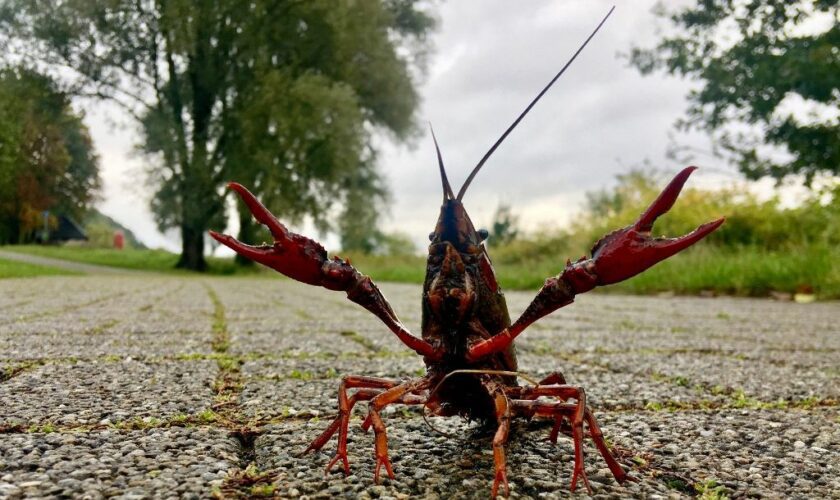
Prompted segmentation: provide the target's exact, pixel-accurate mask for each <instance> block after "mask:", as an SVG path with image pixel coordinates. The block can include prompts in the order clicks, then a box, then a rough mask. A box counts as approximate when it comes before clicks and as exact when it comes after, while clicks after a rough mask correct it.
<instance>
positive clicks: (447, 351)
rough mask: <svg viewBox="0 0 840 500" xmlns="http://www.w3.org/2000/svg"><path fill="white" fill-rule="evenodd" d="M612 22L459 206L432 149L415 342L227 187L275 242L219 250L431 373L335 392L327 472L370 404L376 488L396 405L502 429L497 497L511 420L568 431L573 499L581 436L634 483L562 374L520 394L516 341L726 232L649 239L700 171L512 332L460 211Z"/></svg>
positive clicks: (561, 283)
mask: <svg viewBox="0 0 840 500" xmlns="http://www.w3.org/2000/svg"><path fill="white" fill-rule="evenodd" d="M611 12H612V10H610V13H611ZM608 16H609V14H607V17H608ZM607 17H605V18H604V20H602V21H601V24H599V25H598V28H596V29H595V31H593V33H592V35H590V36H589V38H588V39H587V40H586V42H584V44H583V45H582V46H581V47H580V49H578V51H577V53H575V56H573V57H572V58H571V59H570V60H569V62H568V63H567V64H566V65H565V66H564V67H563V69H561V70H560V72H559V73H557V75H556V76H555V77H554V78H553V79H552V80H551V82H550V83H549V84H548V85H547V86H546V87H545V88H544V89H543V90H542V92H540V94H539V95H538V96H537V97H536V98H535V99H534V100H533V101H531V103H530V104H529V105H528V107H527V108H526V109H525V111H523V112H522V113H521V114H520V115H519V117H518V118H517V119H516V120H515V121H514V122H513V124H512V125H511V126H510V127H508V129H507V130H506V131H505V132H504V133H503V134H502V136H501V137H500V138H499V139H498V140H497V141H496V143H495V144H494V145H493V146H492V147H491V148H490V150H489V151H488V152H487V153H486V154H485V155H484V157H483V158H482V159H481V161H479V163H478V164H477V165H476V167H475V168H474V169H473V171H472V172H471V173H470V175H469V177H468V178H467V180H466V181H465V182H464V185H463V186H462V187H461V189H460V190H459V191H458V193H457V195H456V194H455V193H454V192H453V190H452V187H451V186H450V184H449V180H448V179H447V176H446V171H445V169H444V166H443V159H442V157H441V154H440V149H439V148H438V146H437V139H435V149H436V152H437V158H438V166H439V169H440V176H441V182H442V185H443V204H442V206H441V208H440V216H439V217H438V220H437V225H436V226H435V229H434V231H433V232H432V233H431V234H430V235H429V237H430V240H431V243H430V244H429V257H428V262H427V270H426V278H425V281H424V283H423V297H422V310H423V316H422V326H421V329H422V331H421V335H420V336H419V337H418V336H416V335H414V334H412V333H411V332H409V331H408V329H406V327H405V326H403V324H402V323H401V322H400V320H399V319H398V318H397V315H396V314H395V313H394V311H393V309H392V308H391V306H390V305H389V304H388V301H387V300H385V297H384V296H383V295H382V293H381V292H380V291H379V288H377V286H376V285H375V284H374V283H373V282H372V281H371V279H370V278H369V277H367V276H365V275H363V274H362V273H360V272H359V271H357V270H356V269H355V268H354V267H353V266H351V265H350V263H349V262H347V261H344V260H342V259H339V258H337V257H336V258H333V259H329V258H328V257H327V252H326V250H324V248H323V247H322V246H321V245H320V244H318V243H317V242H315V241H313V240H311V239H309V238H307V237H305V236H302V235H299V234H295V233H293V232H291V231H289V230H288V229H287V228H286V227H285V226H284V225H283V224H281V223H280V222H279V221H278V220H277V219H276V218H275V217H274V216H273V215H272V214H271V213H270V212H269V211H268V209H266V208H265V207H264V206H263V205H262V204H261V203H260V202H259V201H258V200H257V199H256V198H255V197H254V196H253V195H252V194H251V193H250V192H249V191H248V190H247V189H246V188H244V187H243V186H241V185H239V184H236V183H230V188H231V189H232V190H234V191H235V192H236V193H237V194H238V195H239V196H240V197H241V198H242V200H243V201H244V202H245V204H246V205H247V206H248V208H249V209H250V210H251V212H252V213H253V215H254V217H255V218H256V219H257V221H259V222H260V223H262V224H264V225H266V226H268V229H269V230H270V231H271V234H272V236H273V238H274V243H273V244H272V245H261V246H251V245H247V244H245V243H242V242H240V241H237V240H236V239H234V238H232V237H230V236H227V235H221V234H218V233H215V232H212V231H211V233H210V234H211V235H212V236H213V237H214V238H215V239H217V240H218V241H219V242H221V243H223V244H225V245H227V246H228V247H230V248H232V249H233V250H235V251H236V252H238V253H239V254H240V255H243V256H245V257H248V258H250V259H252V260H255V261H257V262H259V263H261V264H263V265H265V266H268V267H270V268H272V269H275V270H277V271H278V272H280V273H282V274H284V275H286V276H289V277H291V278H294V279H295V280H298V281H301V282H303V283H308V284H311V285H318V286H322V287H325V288H328V289H330V290H342V291H344V292H346V293H347V298H349V299H350V300H351V301H353V302H355V303H357V304H359V305H361V306H362V307H364V308H365V309H367V310H368V311H370V312H372V313H373V314H375V315H376V316H377V317H378V318H379V319H380V320H382V322H383V323H385V325H386V326H387V327H388V328H389V329H390V330H391V331H392V332H393V333H394V334H395V335H396V336H397V338H398V339H399V340H400V341H402V342H403V343H404V344H405V345H406V346H407V347H408V348H409V349H411V350H413V351H414V352H416V353H417V354H419V355H420V356H423V359H424V362H425V364H426V375H425V376H423V377H420V378H415V379H410V380H408V381H405V380H393V379H388V378H379V377H366V376H354V375H347V376H345V377H343V378H342V380H341V383H340V384H339V388H338V416H337V417H336V418H335V420H333V421H332V423H330V425H329V426H328V427H327V428H326V429H325V430H324V431H323V432H322V433H321V434H320V435H319V436H318V437H316V438H315V440H314V441H312V444H310V445H309V447H308V448H307V449H306V451H316V450H319V449H321V448H322V447H323V446H324V445H326V444H327V442H328V441H329V440H330V439H331V438H332V436H333V435H334V434H335V433H336V432H337V433H338V448H337V450H336V453H335V455H334V457H333V458H332V460H330V462H329V464H328V465H327V471H329V470H330V469H332V467H334V466H335V465H336V464H337V463H338V462H341V466H342V467H343V468H344V471H345V473H348V474H349V472H350V463H349V461H348V457H347V433H348V425H349V423H350V414H351V412H352V410H353V406H354V405H355V404H356V403H358V402H361V401H366V402H367V404H368V414H367V417H366V419H365V420H364V422H363V424H362V427H363V429H365V430H368V429H370V428H371V427H372V428H373V430H374V436H375V437H374V451H375V457H376V466H375V469H374V480H375V481H377V482H378V481H379V477H380V473H381V471H382V469H383V468H384V470H385V473H386V474H388V476H389V477H391V478H393V477H394V471H393V468H392V466H391V461H390V459H389V456H388V438H387V434H386V430H385V424H384V423H383V421H382V416H381V413H382V410H383V409H384V408H385V407H386V406H389V405H394V404H401V405H422V406H424V407H425V408H426V410H427V411H428V412H429V413H430V414H433V415H440V416H454V415H459V416H463V417H467V418H470V419H476V420H481V421H484V422H488V423H490V424H491V425H495V427H496V430H495V435H494V437H493V457H494V463H495V480H494V482H493V489H492V495H493V496H496V494H497V493H498V489H499V487H500V486H501V487H503V488H504V490H505V492H508V491H509V488H508V481H507V476H506V467H505V444H506V442H507V440H508V433H509V430H510V422H511V419H513V418H516V417H520V418H534V417H541V418H547V419H550V420H551V421H552V422H553V428H552V431H551V434H550V438H551V440H552V441H556V439H557V435H558V433H559V431H560V430H561V429H570V431H571V432H570V433H571V436H572V440H573V443H574V471H573V474H572V479H571V489H572V491H574V490H575V488H576V487H577V485H578V482H582V483H583V485H584V486H585V487H586V489H587V491H590V492H591V487H590V485H589V481H588V480H587V478H586V472H585V470H584V460H583V440H584V436H586V435H588V436H589V437H590V438H591V439H592V442H593V443H594V444H595V447H596V449H597V450H598V452H599V453H600V455H601V456H602V457H603V459H604V461H605V462H606V464H607V466H608V467H609V469H610V471H611V472H612V474H613V476H614V477H615V479H616V480H617V481H618V482H620V483H621V482H624V481H627V480H629V479H632V478H631V477H630V476H629V475H628V474H627V473H626V472H625V471H624V469H623V468H622V466H621V465H620V464H619V463H618V461H616V459H615V458H614V457H613V456H612V454H611V452H610V449H609V447H608V446H607V444H606V443H605V441H604V437H603V435H602V434H601V431H600V429H599V428H598V423H597V422H596V421H595V417H594V416H593V414H592V412H591V411H590V410H589V408H588V407H587V405H586V395H585V393H584V390H583V389H582V388H580V387H577V386H572V385H568V384H566V380H565V378H564V377H563V375H562V374H560V373H559V372H557V373H555V374H553V375H551V376H549V377H547V378H545V379H544V380H541V381H539V383H537V384H535V385H533V386H520V385H519V384H518V383H517V375H518V374H517V371H516V370H517V364H516V355H515V351H514V341H515V339H516V337H517V336H519V335H520V334H522V333H523V332H524V331H525V329H526V328H528V326H530V325H531V324H532V323H534V322H535V321H537V320H538V319H540V318H542V317H543V316H545V315H547V314H549V313H551V312H553V311H555V310H557V309H559V308H560V307H563V306H565V305H568V304H571V303H572V302H573V301H574V298H575V296H576V295H578V294H581V293H584V292H587V291H589V290H591V289H593V288H594V287H596V286H604V285H609V284H611V283H617V282H619V281H623V280H625V279H627V278H630V277H631V276H634V275H636V274H638V273H640V272H642V271H644V270H645V269H647V268H649V267H651V266H653V265H654V264H656V263H658V262H660V261H662V260H664V259H666V258H668V257H670V256H672V255H674V254H676V253H677V252H679V251H681V250H683V249H685V248H687V247H689V246H691V245H692V244H694V243H696V242H698V241H699V240H701V239H702V238H703V237H705V236H707V235H708V234H709V233H711V232H712V231H714V230H715V229H717V228H718V227H719V226H720V225H721V224H722V223H723V219H722V218H721V219H718V220H716V221H713V222H709V223H707V224H704V225H702V226H700V227H698V228H697V229H696V230H694V231H693V232H691V233H689V234H687V235H685V236H682V237H679V238H652V237H651V230H652V228H653V224H654V222H655V221H656V219H657V218H658V217H659V216H660V215H662V214H664V213H665V212H667V211H668V210H669V209H670V208H671V206H672V205H673V204H674V202H675V201H676V199H677V197H678V196H679V193H680V191H681V190H682V187H683V185H684V184H685V182H686V181H687V180H688V177H689V176H690V175H691V173H692V171H694V170H695V167H688V168H686V169H684V170H682V171H681V172H680V173H678V174H677V175H676V177H674V179H673V180H672V181H671V182H670V184H668V186H667V187H666V188H665V189H664V190H663V191H662V193H661V194H660V195H659V197H658V198H657V199H656V200H655V201H654V202H653V203H652V204H651V205H650V207H649V208H648V209H647V210H646V211H645V212H644V213H643V214H642V215H641V216H640V217H639V219H638V220H637V221H636V222H635V223H633V224H631V225H629V226H627V227H625V228H623V229H619V230H617V231H614V232H612V233H610V234H608V235H607V236H605V237H604V238H602V239H601V240H600V241H598V242H597V243H596V244H595V246H594V247H593V249H592V256H591V257H589V258H582V259H580V260H578V261H577V262H570V261H567V262H566V266H565V268H564V269H563V270H562V272H560V274H558V275H557V276H555V277H552V278H549V279H547V280H546V282H545V284H544V285H543V287H542V288H541V289H540V291H539V292H538V293H537V296H536V297H535V298H534V299H533V301H532V302H531V304H530V305H529V306H528V307H527V308H526V309H525V312H523V313H522V315H521V316H520V317H519V318H518V319H517V320H516V321H515V322H513V323H511V321H510V316H509V314H508V311H507V306H506V305H505V299H504V295H503V294H502V291H501V289H500V288H499V285H498V283H497V281H496V276H495V271H494V270H493V266H492V264H491V262H490V257H489V256H488V254H487V248H486V246H485V245H484V240H485V239H486V238H487V232H486V231H483V230H479V231H476V229H475V227H474V226H473V223H472V221H471V220H470V217H469V216H468V215H467V211H466V209H465V208H464V205H463V203H462V201H463V198H464V194H465V193H466V190H467V187H469V185H470V183H471V182H472V180H473V178H474V177H475V175H476V174H477V173H478V171H479V169H481V167H482V165H484V163H485V162H486V160H487V159H488V158H489V156H490V155H491V154H492V153H493V151H495V149H496V148H497V147H498V146H499V144H500V143H501V142H502V141H503V140H504V139H505V137H507V135H508V134H509V133H510V132H511V130H513V128H514V127H515V126H516V125H517V124H518V123H519V121H520V120H521V119H522V118H523V117H524V116H525V114H526V113H527V112H528V111H529V110H530V109H531V108H532V107H533V105H534V104H535V103H536V102H537V101H538V100H539V99H540V98H541V97H542V95H543V94H545V92H546V91H547V90H548V89H549V87H550V86H551V85H552V84H553V83H554V81H556V80H557V78H558V77H559V76H560V75H561V74H562V73H563V72H564V71H565V69H566V68H567V67H568V66H569V64H570V63H571V62H572V60H574V58H575V57H576V56H577V54H578V53H580V51H581V50H582V49H583V47H584V46H585V45H586V43H587V42H588V41H589V40H590V39H591V38H592V36H594V34H595V33H596V32H597V31H598V29H599V28H600V27H601V25H603V23H604V21H606V19H607ZM433 138H434V134H433ZM452 375H457V376H456V377H452ZM584 428H586V430H587V432H586V433H585V432H584Z"/></svg>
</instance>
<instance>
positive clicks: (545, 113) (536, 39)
mask: <svg viewBox="0 0 840 500" xmlns="http://www.w3.org/2000/svg"><path fill="white" fill-rule="evenodd" d="M654 3H655V1H654V0H644V1H641V0H637V1H634V2H632V3H631V2H623V3H621V4H619V5H618V7H617V8H616V11H615V12H614V13H613V15H612V17H611V18H610V19H609V20H608V21H607V23H606V24H605V25H604V27H603V28H602V30H601V31H600V33H599V34H598V35H597V36H596V37H595V39H593V40H592V42H591V43H590V44H589V46H588V47H587V49H586V50H585V51H584V52H583V53H582V54H581V55H580V57H579V58H578V59H577V61H576V62H575V63H574V64H573V65H572V67H571V68H570V69H569V70H568V71H567V72H566V74H565V75H564V76H563V77H562V78H561V79H560V80H559V81H558V82H557V83H556V84H555V86H554V87H553V88H552V89H551V90H550V91H549V93H548V94H547V95H546V96H545V97H544V98H543V99H542V100H541V101H540V103H539V104H538V105H537V106H536V107H535V108H534V109H533V110H532V111H531V113H530V114H529V115H528V116H527V117H526V118H525V119H524V120H523V122H522V123H521V124H520V125H519V127H518V128H517V129H516V130H515V131H514V132H513V133H512V134H511V135H510V136H509V137H508V138H507V140H506V141H505V142H504V143H503V145H502V146H501V147H500V148H499V149H498V150H497V151H496V153H495V154H494V156H493V157H492V158H491V159H490V160H489V161H488V162H487V164H486V165H485V167H484V169H483V170H482V172H481V173H480V175H479V176H478V177H477V178H476V179H475V181H474V182H473V184H472V186H471V187H470V190H469V192H468V193H467V195H466V197H465V200H464V201H465V205H466V207H467V210H468V211H469V213H470V214H471V216H472V218H473V221H474V222H475V223H476V224H477V225H482V226H483V225H487V224H488V223H489V222H490V219H491V217H492V214H493V212H494V210H495V209H496V207H497V206H498V204H499V203H500V202H504V203H508V204H510V205H511V206H512V207H513V209H514V212H515V213H516V214H518V215H519V216H520V217H521V222H522V224H523V226H525V227H526V228H529V229H534V228H539V227H544V226H561V225H563V224H564V223H567V222H568V220H569V218H570V217H572V216H573V215H574V213H575V211H576V210H578V209H579V207H580V205H581V203H582V201H583V199H584V193H585V192H587V191H591V190H595V189H599V188H602V187H606V186H608V185H610V184H611V183H613V180H614V178H615V175H616V174H618V173H621V172H624V171H627V170H628V169H629V168H631V167H632V166H633V165H638V164H639V163H640V162H642V161H644V160H649V161H650V162H651V163H653V164H654V165H656V166H657V167H659V168H661V169H664V170H669V171H674V172H676V171H677V170H679V169H680V168H682V167H683V166H684V165H680V164H675V163H674V162H673V161H671V160H668V159H666V158H665V152H666V149H667V145H668V143H669V139H668V134H669V133H672V132H673V124H674V121H675V120H676V119H677V118H679V117H681V116H682V115H683V113H684V110H685V108H686V101H685V95H686V94H687V91H688V90H689V88H690V86H691V82H687V81H683V80H680V79H677V78H672V77H667V76H664V75H662V74H657V75H652V76H648V77H642V76H640V75H639V73H638V72H637V71H636V70H634V69H632V68H629V67H628V65H627V62H626V60H624V59H623V58H621V57H620V54H621V53H626V52H627V51H628V50H629V49H630V47H631V46H632V45H634V44H636V45H644V46H650V45H652V44H653V43H654V42H655V41H656V40H657V37H658V33H660V34H661V32H658V29H659V28H666V26H663V25H662V24H661V21H659V20H657V18H656V17H655V16H654V15H653V14H652V13H651V8H652V6H653V4H654ZM611 5H612V3H611V2H603V1H593V0H580V1H529V2H510V1H503V0H494V1H487V0H481V1H477V0H476V1H464V0H458V1H454V0H451V1H448V2H444V3H439V4H438V16H439V20H440V25H439V29H438V30H437V31H436V32H435V33H434V35H433V42H434V47H435V49H434V54H433V55H432V57H431V60H430V65H429V72H428V75H427V76H426V78H425V80H424V81H423V82H422V84H421V86H420V87H419V90H420V94H421V96H422V101H423V102H422V107H421V109H420V110H419V113H418V118H419V121H420V122H421V123H426V122H428V121H430V122H432V123H433V124H434V127H435V133H436V134H437V137H438V140H439V142H440V145H441V149H442V152H443V156H444V160H445V163H446V166H447V170H448V172H449V178H450V181H451V182H452V184H453V188H454V189H455V190H457V189H458V188H459V187H460V185H461V183H462V182H463V180H464V178H465V177H466V175H467V174H468V173H469V171H470V170H471V169H472V167H473V166H474V165H475V164H476V162H477V161H478V160H479V159H480V158H481V156H482V155H483V154H484V153H485V151H486V150H487V149H488V148H489V147H490V145H491V144H492V143H493V142H494V141H495V140H496V138H497V137H498V136H499V135H500V134H501V133H502V132H503V131H504V129H505V128H506V127H507V126H508V124H509V123H510V122H511V121H512V120H513V119H514V118H515V117H516V116H517V114H518V113H519V112H520V111H521V110H522V109H523V108H524V107H525V106H526V105H527V103H528V102H529V101H530V100H531V99H532V98H533V97H534V95H536V93H537V92H538V91H539V90H540V89H541V88H542V87H543V86H544V85H545V84H546V83H547V82H548V80H550V78H551V77H552V76H553V75H554V74H555V73H556V72H557V71H558V70H559V68H560V67H562V65H563V64H564V63H565V61H566V60H567V59H568V58H569V57H570V56H571V54H572V53H573V52H574V51H575V50H576V49H577V47H578V45H579V44H580V43H581V42H582V41H583V40H584V39H585V38H586V36H588V34H589V33H590V32H591V31H592V29H593V28H594V27H595V26H596V25H597V23H598V22H599V21H600V19H601V18H602V17H603V16H604V14H606V12H607V11H608V10H609V8H610V6H611ZM87 122H88V125H89V126H90V128H91V131H92V134H93V138H94V141H95V145H96V148H97V150H98V151H99V153H100V155H101V159H102V176H103V180H104V191H103V200H102V202H101V203H100V204H99V208H100V209H101V210H102V211H103V212H104V213H106V214H107V215H110V216H111V217H113V218H115V219H117V220H118V221H120V222H121V223H123V224H124V225H126V226H127V227H129V228H130V229H132V230H133V231H134V232H135V233H136V234H137V235H138V237H139V238H140V239H141V240H142V241H143V242H144V243H146V244H147V245H149V246H153V247H157V246H163V247H166V248H170V249H173V250H176V249H178V247H179V244H178V239H177V234H175V233H173V234H167V235H163V234H160V233H159V232H158V231H157V230H156V228H155V226H154V223H153V221H152V217H151V214H150V212H149V209H148V197H149V190H148V189H147V188H145V187H144V186H143V184H142V182H140V181H139V179H140V176H139V170H140V169H141V167H142V160H141V159H140V158H139V157H137V156H136V155H134V154H133V147H134V144H135V143H136V141H137V138H138V135H137V134H136V129H135V128H134V125H133V124H132V123H131V122H130V120H128V119H127V118H125V117H124V116H122V115H121V114H120V113H119V111H118V110H116V109H115V108H114V107H113V106H110V105H107V104H97V105H93V106H90V107H89V109H87ZM424 134H425V135H424V136H423V137H421V138H420V139H418V140H417V141H415V142H416V144H415V145H414V147H407V146H399V145H395V144H392V143H390V142H388V141H387V140H384V139H383V140H381V141H380V142H381V150H382V154H381V157H380V158H381V160H380V168H381V169H382V172H384V174H385V176H386V178H387V180H388V183H389V186H390V188H391V191H392V193H393V202H392V204H391V205H390V207H389V210H388V214H387V217H386V218H385V220H384V227H385V229H387V230H397V229H398V230H401V231H404V232H407V233H409V234H410V235H412V237H414V238H415V240H416V241H417V243H418V244H422V242H423V241H424V240H425V238H426V235H427V234H428V233H429V231H430V230H431V229H433V225H434V221H435V219H436V217H437V213H438V209H439V206H440V199H441V196H442V195H441V187H440V179H439V176H438V173H437V163H436V160H435V155H434V146H433V144H432V141H431V137H430V136H429V135H428V133H424ZM679 140H680V141H681V142H683V143H686V144H692V145H695V146H697V147H699V148H702V149H708V142H707V140H706V139H705V138H704V137H702V136H694V137H691V136H684V135H682V136H679ZM696 163H697V164H699V165H700V166H701V167H706V168H705V169H703V168H701V170H700V171H699V172H698V173H697V174H695V176H696V179H695V178H693V179H692V181H691V182H692V183H696V184H700V185H702V184H704V183H705V184H710V183H711V184H714V183H715V182H718V183H719V182H722V179H724V180H725V179H727V178H729V179H731V178H735V177H736V176H735V174H734V172H733V170H732V169H731V168H730V167H728V166H726V165H724V164H722V163H721V162H718V161H715V160H711V159H709V158H698V159H697V161H696ZM628 222H629V221H628ZM336 241H337V240H336V238H335V237H330V238H328V239H327V241H326V243H327V245H328V246H333V247H334V246H335V245H336Z"/></svg>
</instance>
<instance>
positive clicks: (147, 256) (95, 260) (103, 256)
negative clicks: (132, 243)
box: [4, 245, 257, 275]
mask: <svg viewBox="0 0 840 500" xmlns="http://www.w3.org/2000/svg"><path fill="white" fill-rule="evenodd" d="M4 250H8V251H10V252H18V253H26V254H30V255H38V256H41V257H50V258H53V259H62V260H70V261H73V262H83V263H85V264H97V265H101V266H111V267H119V268H123V269H138V270H143V271H155V272H163V273H170V272H185V271H180V270H177V269H175V263H176V262H178V255H176V254H174V253H171V252H167V251H165V250H137V249H125V250H113V249H110V248H86V247H54V246H39V245H19V246H7V247H4ZM207 265H208V266H209V269H208V273H209V274H215V275H229V274H251V273H256V272H257V268H256V266H252V267H240V266H237V265H236V264H235V263H234V262H233V259H221V258H216V257H210V258H208V259H207Z"/></svg>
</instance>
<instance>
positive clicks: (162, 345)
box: [0, 332, 212, 360]
mask: <svg viewBox="0 0 840 500" xmlns="http://www.w3.org/2000/svg"><path fill="white" fill-rule="evenodd" d="M211 339H212V335H211V334H209V333H205V334H191V333H170V334H168V335H167V334H163V333H154V332H149V333H130V332H103V333H90V334H62V333H60V332H55V333H49V334H33V335H30V336H27V337H25V338H22V337H20V336H17V335H16V336H10V337H5V338H4V337H0V359H5V360H31V359H44V358H46V359H54V358H59V359H60V358H79V359H90V358H98V357H109V356H120V357H124V356H132V357H136V358H146V357H156V356H170V357H171V356H180V355H190V354H209V353H211V352H212V349H211V346H210V342H211Z"/></svg>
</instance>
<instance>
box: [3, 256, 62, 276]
mask: <svg viewBox="0 0 840 500" xmlns="http://www.w3.org/2000/svg"><path fill="white" fill-rule="evenodd" d="M56 274H78V273H76V272H73V271H67V270H64V269H59V268H57V267H48V266H36V265H33V264H26V263H24V262H17V261H13V260H5V259H0V279H2V278H28V277H32V276H49V275H56Z"/></svg>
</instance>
